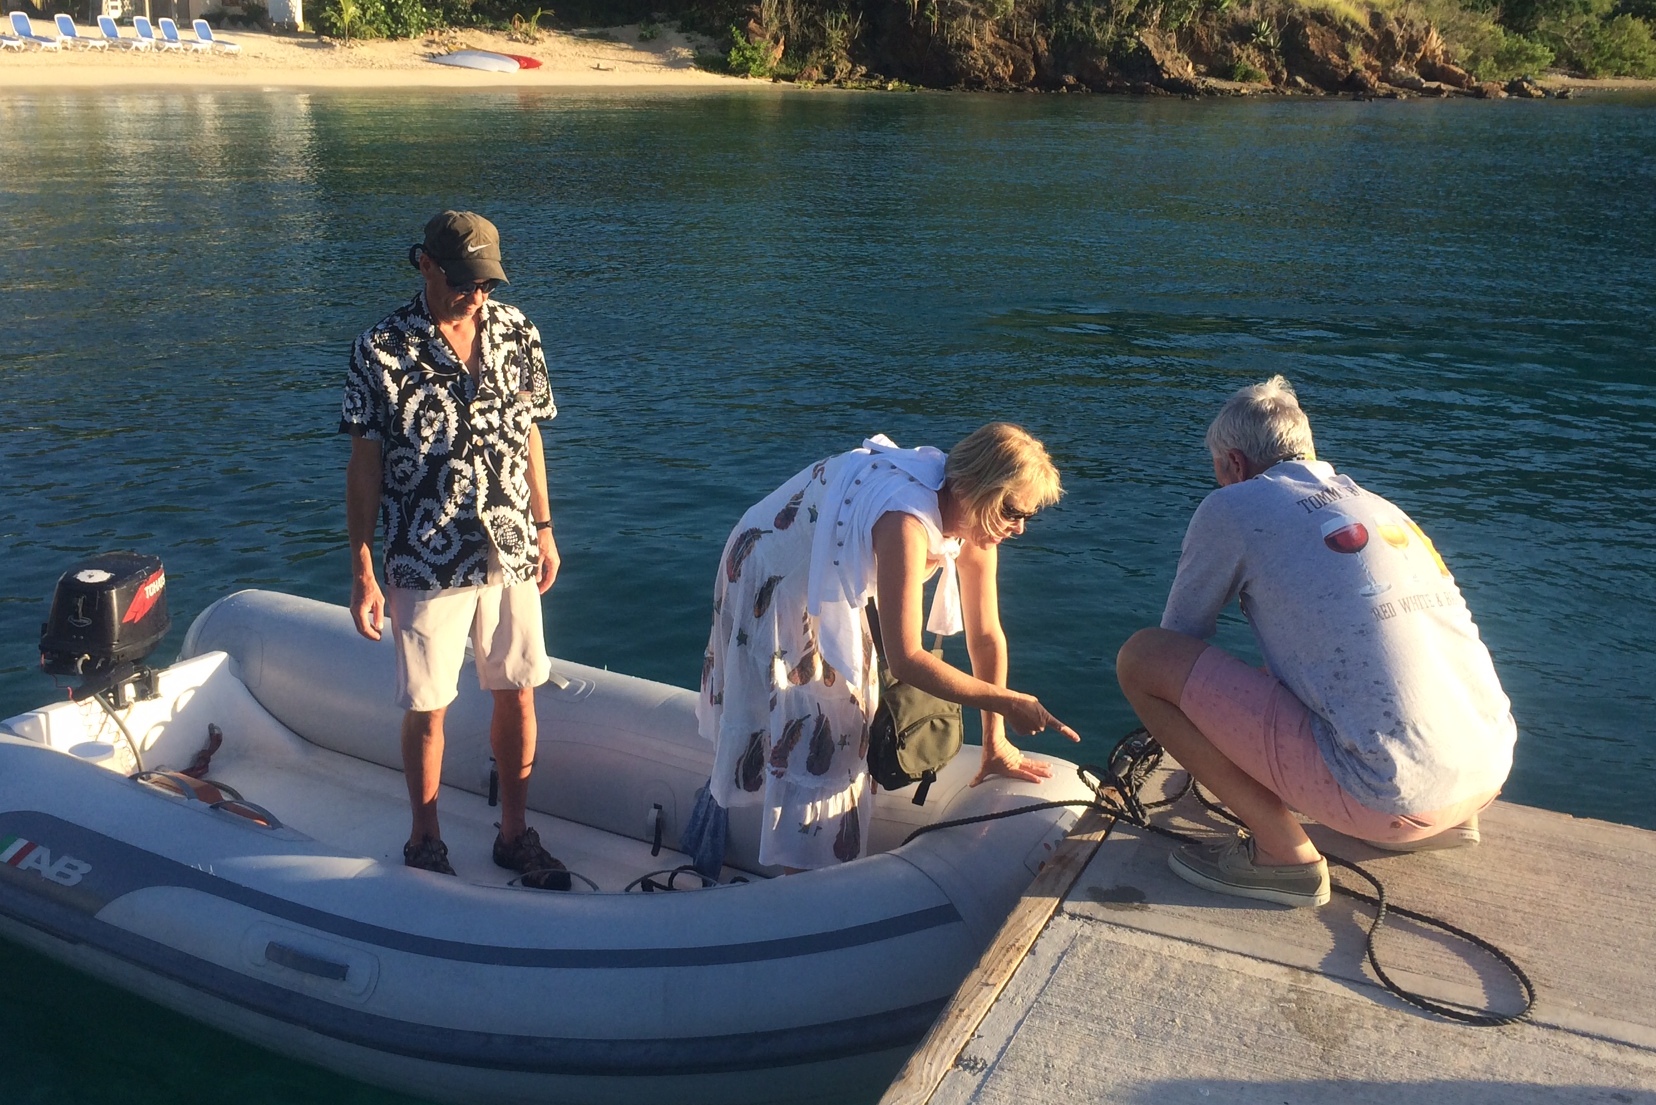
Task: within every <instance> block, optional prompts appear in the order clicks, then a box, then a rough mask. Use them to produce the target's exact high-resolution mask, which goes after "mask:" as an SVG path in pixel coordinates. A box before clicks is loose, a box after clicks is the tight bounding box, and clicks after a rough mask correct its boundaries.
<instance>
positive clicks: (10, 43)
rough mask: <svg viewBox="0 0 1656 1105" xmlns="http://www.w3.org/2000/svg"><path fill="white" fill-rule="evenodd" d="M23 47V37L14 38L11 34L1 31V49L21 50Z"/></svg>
mask: <svg viewBox="0 0 1656 1105" xmlns="http://www.w3.org/2000/svg"><path fill="white" fill-rule="evenodd" d="M21 49H23V40H22V39H20V38H13V37H12V36H11V35H8V34H6V33H5V32H3V31H0V50H21Z"/></svg>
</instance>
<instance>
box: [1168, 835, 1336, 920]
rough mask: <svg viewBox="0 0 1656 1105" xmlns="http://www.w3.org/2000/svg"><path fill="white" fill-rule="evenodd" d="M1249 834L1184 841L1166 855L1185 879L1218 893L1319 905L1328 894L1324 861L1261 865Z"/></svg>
mask: <svg viewBox="0 0 1656 1105" xmlns="http://www.w3.org/2000/svg"><path fill="white" fill-rule="evenodd" d="M1253 856H1254V842H1253V838H1252V837H1248V836H1243V837H1237V838H1236V839H1234V840H1229V841H1225V842H1223V843H1219V844H1186V845H1185V846H1184V847H1182V848H1180V849H1179V850H1178V851H1176V852H1174V853H1172V854H1171V855H1169V856H1168V857H1167V865H1168V866H1169V867H1171V868H1172V869H1173V873H1174V874H1175V875H1177V876H1179V878H1181V879H1183V880H1184V881H1185V882H1188V883H1192V884H1194V885H1196V886H1199V887H1201V888H1202V889H1204V890H1212V891H1215V892H1216V893H1219V894H1234V895H1236V896H1237V897H1239V898H1256V899H1258V900H1260V901H1263V902H1276V903H1278V904H1279V905H1291V906H1319V905H1325V904H1326V903H1327V902H1328V897H1329V882H1328V861H1327V860H1325V859H1323V858H1322V857H1321V856H1318V857H1317V862H1315V863H1291V864H1286V865H1283V866H1280V867H1279V866H1269V867H1267V866H1264V865H1258V864H1255V863H1254V858H1253Z"/></svg>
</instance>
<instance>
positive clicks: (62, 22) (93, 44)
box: [54, 12, 109, 50]
mask: <svg viewBox="0 0 1656 1105" xmlns="http://www.w3.org/2000/svg"><path fill="white" fill-rule="evenodd" d="M54 19H55V20H56V22H57V29H58V37H59V38H61V39H62V40H63V41H65V42H67V43H68V44H69V45H71V46H84V47H86V48H87V49H88V50H107V49H109V43H107V42H105V41H104V40H103V39H101V38H92V37H90V36H86V37H83V36H82V35H81V33H80V32H79V31H78V30H76V29H75V20H74V18H73V17H72V16H70V15H69V14H68V13H67V12H58V13H57V15H56V16H55V17H54Z"/></svg>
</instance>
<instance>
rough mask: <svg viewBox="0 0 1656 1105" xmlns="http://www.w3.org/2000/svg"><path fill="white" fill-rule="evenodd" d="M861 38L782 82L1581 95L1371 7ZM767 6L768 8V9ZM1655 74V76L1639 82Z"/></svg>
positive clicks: (895, 24)
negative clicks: (1476, 70)
mask: <svg viewBox="0 0 1656 1105" xmlns="http://www.w3.org/2000/svg"><path fill="white" fill-rule="evenodd" d="M874 11H875V18H874V19H873V20H871V22H870V23H869V24H868V25H867V26H866V27H865V28H864V29H863V34H862V35H861V36H860V38H859V39H858V40H857V41H856V43H855V45H854V46H852V48H850V49H848V50H847V51H845V52H844V53H843V54H842V55H841V56H840V57H839V58H838V59H836V60H833V61H826V62H825V61H820V60H819V61H817V62H814V63H808V64H806V65H804V66H803V67H801V68H800V69H799V70H798V71H797V72H795V73H790V74H786V75H781V74H779V77H780V79H783V80H793V81H797V82H801V83H827V84H840V85H853V86H867V85H875V86H882V85H883V86H886V87H903V86H914V87H922V88H936V89H964V90H975V91H1007V92H1010V91H1032V92H1095V93H1128V94H1138V95H1147V96H1167V95H1173V96H1186V97H1207V96H1256V95H1279V96H1280V95H1306V96H1341V97H1354V98H1358V99H1395V100H1401V99H1409V98H1413V97H1436V98H1445V97H1471V98H1476V99H1486V100H1498V99H1505V98H1508V97H1512V98H1522V99H1543V98H1548V97H1557V98H1560V99H1567V98H1570V97H1572V96H1574V95H1576V94H1577V90H1578V88H1579V87H1580V85H1581V84H1585V83H1590V82H1577V81H1572V80H1570V79H1569V78H1567V77H1564V76H1563V75H1557V74H1555V75H1549V76H1546V77H1543V78H1540V79H1537V78H1535V77H1531V76H1521V77H1516V78H1514V79H1511V80H1505V81H1489V80H1479V79H1478V78H1477V77H1475V76H1474V75H1473V74H1472V73H1470V72H1468V71H1467V70H1466V69H1465V68H1463V67H1461V66H1460V65H1459V64H1457V62H1456V59H1455V57H1454V54H1453V52H1452V50H1451V49H1450V47H1449V46H1448V44H1446V42H1445V41H1444V39H1443V37H1442V36H1441V35H1440V34H1439V32H1438V31H1437V29H1436V28H1434V27H1433V26H1432V25H1431V24H1430V23H1428V22H1425V21H1423V20H1420V19H1417V18H1410V17H1408V16H1402V15H1395V14H1387V13H1383V12H1380V11H1377V10H1371V11H1370V12H1369V13H1368V15H1367V19H1368V22H1367V25H1361V24H1359V23H1356V22H1354V21H1352V20H1350V19H1349V18H1347V19H1341V18H1339V17H1337V16H1335V15H1333V14H1332V13H1330V12H1328V11H1325V10H1320V9H1307V8H1274V9H1263V11H1265V12H1266V13H1267V14H1262V9H1260V8H1258V7H1251V6H1250V7H1247V8H1244V9H1241V10H1240V11H1238V12H1237V13H1236V14H1234V15H1229V16H1227V15H1223V14H1209V15H1207V16H1205V17H1203V18H1200V19H1195V20H1192V21H1190V22H1188V23H1187V24H1185V25H1184V26H1182V27H1181V28H1180V29H1178V30H1175V31H1168V30H1160V29H1157V30H1139V31H1136V32H1132V33H1130V34H1115V35H1113V36H1111V37H1109V38H1108V39H1100V38H1095V39H1094V40H1092V41H1089V40H1087V39H1086V38H1085V37H1082V36H1076V35H1073V34H1071V35H1059V34H1056V33H1052V32H1050V31H1048V30H1046V29H1043V28H1042V27H1041V26H1040V25H1039V24H1037V23H1035V22H1034V21H1029V22H1022V23H1020V22H1019V21H1017V20H1015V19H1014V20H1011V21H1009V26H1008V25H1005V24H1003V23H1001V22H996V21H983V22H980V23H978V24H976V25H975V26H973V28H972V31H971V33H970V34H969V35H961V34H959V33H951V30H950V28H949V27H947V26H946V25H940V24H939V23H938V22H936V21H929V22H928V21H927V20H925V19H915V18H913V11H914V9H913V8H912V7H911V5H910V4H909V3H907V2H899V3H890V4H886V5H883V6H881V7H878V8H876V9H874ZM755 14H757V13H755ZM747 37H748V40H749V43H750V44H751V45H752V46H753V47H755V48H756V49H758V50H761V51H767V52H769V53H770V54H771V55H772V56H773V57H774V58H778V59H779V58H781V56H782V53H783V46H784V43H783V42H782V41H781V38H780V36H779V35H778V34H777V33H776V32H774V31H769V32H767V31H766V29H765V27H764V25H763V24H762V23H761V22H760V21H759V20H758V19H753V20H750V21H749V22H748V24H747ZM1629 83H1631V84H1634V85H1648V84H1651V83H1652V82H1629Z"/></svg>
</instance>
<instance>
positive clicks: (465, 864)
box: [208, 735, 763, 891]
mask: <svg viewBox="0 0 1656 1105" xmlns="http://www.w3.org/2000/svg"><path fill="white" fill-rule="evenodd" d="M391 739H394V737H393V738H391ZM231 747H232V743H231V737H230V736H229V735H227V737H226V747H225V749H224V750H222V751H221V752H220V754H219V755H217V756H215V757H214V759H213V763H212V767H211V770H209V772H208V777H209V778H210V779H211V780H212V781H214V782H216V783H223V784H227V785H228V786H230V787H233V788H235V790H236V791H238V792H239V793H240V794H241V795H242V796H243V797H244V798H245V799H247V801H249V802H253V803H256V804H257V805H259V806H261V807H263V808H264V809H266V810H268V811H269V812H270V813H272V814H274V815H275V816H276V817H277V818H278V819H280V820H281V822H282V823H283V824H284V825H285V826H287V827H289V828H291V829H294V830H296V831H298V832H300V833H303V834H304V835H306V836H309V837H311V838H313V839H314V840H316V841H318V842H320V843H323V844H325V845H328V846H329V847H331V848H334V849H337V850H338V851H340V852H341V853H343V854H348V855H361V856H365V857H367V858H370V859H375V860H379V861H381V862H383V863H389V864H396V865H401V864H402V847H403V843H404V841H406V840H407V839H408V832H409V824H410V815H409V799H408V789H407V784H406V781H405V777H404V776H403V774H402V772H400V771H395V770H392V769H390V768H386V767H381V766H380V765H378V764H372V763H368V762H366V761H363V760H359V759H356V758H354V757H351V756H347V755H344V754H343V753H338V752H331V751H328V750H326V749H323V748H319V747H317V746H315V745H311V744H309V743H308V742H305V741H302V740H299V739H298V738H292V741H291V743H290V744H289V745H288V747H286V748H284V749H282V750H281V753H280V754H279V755H277V756H263V755H260V754H259V753H258V752H257V751H243V752H240V753H239V754H230V755H226V754H225V753H226V752H229V751H230V749H231ZM437 809H438V816H439V818H440V821H441V825H442V834H443V841H444V843H446V844H447V845H448V850H449V862H450V864H451V865H452V866H453V867H454V870H455V874H456V875H457V876H458V877H460V878H462V879H464V880H466V881H467V882H471V883H476V884H478V885H483V886H506V885H508V884H509V883H511V881H512V880H513V879H515V878H517V874H516V873H515V872H512V871H507V870H504V869H503V868H500V867H496V866H495V864H494V859H493V855H492V850H493V846H494V839H495V835H496V832H497V829H496V826H497V824H498V822H499V820H500V808H499V807H498V806H490V805H489V803H488V801H487V799H486V798H485V797H483V796H482V795H479V794H473V793H471V792H469V791H465V790H461V789H458V788H456V787H452V786H448V785H445V786H443V787H442V789H441V791H440V792H439V795H438V802H437ZM528 820H529V824H530V825H532V826H533V827H534V828H535V829H536V831H537V832H539V834H540V838H541V842H542V843H543V844H544V845H545V846H546V848H547V850H548V851H549V852H551V853H552V854H553V855H554V856H556V857H557V858H558V859H560V860H562V861H563V862H564V865H565V866H567V867H568V868H569V869H570V870H571V871H572V872H574V873H576V874H578V875H582V876H585V877H586V878H588V879H590V880H592V881H593V882H594V883H596V884H597V885H598V887H599V889H601V890H603V891H621V890H623V889H625V888H626V887H627V885H628V884H629V883H632V882H633V881H634V880H636V879H638V878H640V877H641V876H644V875H647V874H650V873H651V872H661V871H671V870H672V869H673V868H675V867H678V866H680V865H683V864H688V863H689V862H690V857H688V856H686V855H684V854H682V853H680V852H677V851H673V850H671V849H670V848H668V847H667V846H666V845H665V844H664V845H663V847H662V849H661V852H660V854H659V855H654V856H652V855H651V854H650V852H651V846H650V844H648V843H646V842H644V841H641V840H634V839H632V838H629V837H623V836H620V835H618V834H615V833H611V832H606V831H604V830H602V829H594V828H591V827H590V826H587V825H580V824H577V823H574V822H571V821H565V820H563V819H561V818H557V817H553V816H550V815H547V814H544V813H540V812H537V811H534V810H530V811H529V815H528ZM642 829H643V826H642V825H640V830H641V831H642ZM733 876H741V877H745V878H757V877H763V876H756V875H753V874H752V873H749V872H742V871H737V870H734V869H730V868H726V869H725V870H724V871H723V872H721V874H720V881H721V882H728V881H729V880H730V879H731V878H732V877H733ZM432 877H433V878H444V877H446V876H441V875H433V876H432ZM656 881H657V882H661V881H664V880H662V879H658V880H656ZM676 885H677V886H678V887H679V888H680V889H689V888H694V887H696V886H698V885H700V880H699V879H697V878H696V877H695V876H690V877H689V878H685V877H682V876H681V877H680V878H679V879H678V880H677V882H676ZM575 889H576V890H590V889H591V888H590V887H587V886H584V885H583V884H582V883H581V881H580V880H579V879H576V880H575ZM635 889H636V888H635Z"/></svg>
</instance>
